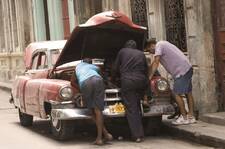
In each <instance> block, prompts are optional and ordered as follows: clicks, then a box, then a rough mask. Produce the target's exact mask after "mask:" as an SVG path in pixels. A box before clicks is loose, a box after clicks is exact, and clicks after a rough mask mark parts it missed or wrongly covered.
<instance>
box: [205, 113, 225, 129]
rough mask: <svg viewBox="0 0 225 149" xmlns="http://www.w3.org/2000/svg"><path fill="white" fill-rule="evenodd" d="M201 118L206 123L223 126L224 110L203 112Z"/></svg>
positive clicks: (224, 120)
mask: <svg viewBox="0 0 225 149" xmlns="http://www.w3.org/2000/svg"><path fill="white" fill-rule="evenodd" d="M201 120H202V121H204V122H206V123H210V124H216V125H221V126H225V112H217V113H209V114H204V115H203V116H202V117H201Z"/></svg>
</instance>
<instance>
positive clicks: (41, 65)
mask: <svg viewBox="0 0 225 149" xmlns="http://www.w3.org/2000/svg"><path fill="white" fill-rule="evenodd" d="M39 61H40V62H39V65H38V69H45V68H48V63H47V56H46V54H45V53H44V52H42V53H41V54H40V60H39Z"/></svg>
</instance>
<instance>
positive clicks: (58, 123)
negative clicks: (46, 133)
mask: <svg viewBox="0 0 225 149" xmlns="http://www.w3.org/2000/svg"><path fill="white" fill-rule="evenodd" d="M51 121H52V125H53V126H54V128H55V130H56V131H58V132H59V131H60V130H61V125H62V121H61V120H58V119H56V118H53V117H52V118H51Z"/></svg>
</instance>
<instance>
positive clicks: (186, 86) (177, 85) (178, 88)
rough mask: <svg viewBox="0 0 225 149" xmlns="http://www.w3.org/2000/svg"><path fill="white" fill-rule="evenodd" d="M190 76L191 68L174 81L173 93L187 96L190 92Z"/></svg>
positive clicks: (191, 73)
mask: <svg viewBox="0 0 225 149" xmlns="http://www.w3.org/2000/svg"><path fill="white" fill-rule="evenodd" d="M192 76H193V68H191V69H190V70H189V71H188V72H187V73H186V74H185V75H183V76H181V77H179V78H176V79H175V80H174V87H173V91H174V93H175V94H187V93H190V92H191V91H192Z"/></svg>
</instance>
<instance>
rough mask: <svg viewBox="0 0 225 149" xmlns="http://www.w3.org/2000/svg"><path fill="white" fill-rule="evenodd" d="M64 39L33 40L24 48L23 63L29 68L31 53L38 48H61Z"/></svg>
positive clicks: (64, 42) (63, 44) (64, 41)
mask: <svg viewBox="0 0 225 149" xmlns="http://www.w3.org/2000/svg"><path fill="white" fill-rule="evenodd" d="M66 42H67V41H66V40H56V41H40V42H33V43H30V44H29V45H28V46H27V47H26V49H25V54H24V63H25V66H26V69H30V67H31V63H32V55H33V53H34V52H35V51H36V50H38V49H46V50H51V49H62V48H63V47H64V46H65V44H66Z"/></svg>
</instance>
